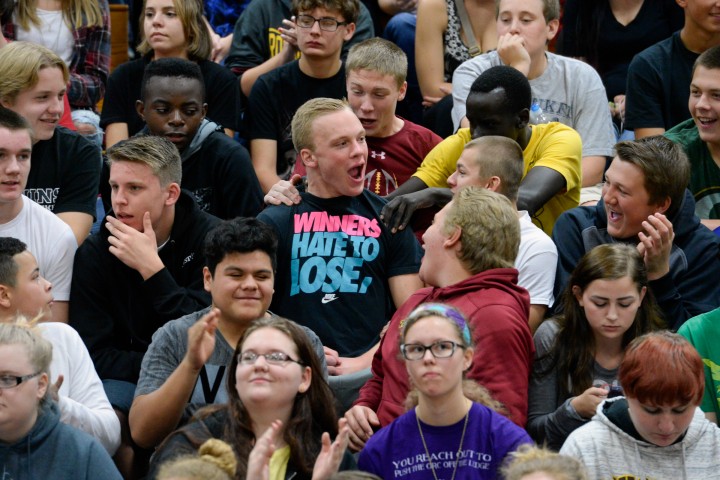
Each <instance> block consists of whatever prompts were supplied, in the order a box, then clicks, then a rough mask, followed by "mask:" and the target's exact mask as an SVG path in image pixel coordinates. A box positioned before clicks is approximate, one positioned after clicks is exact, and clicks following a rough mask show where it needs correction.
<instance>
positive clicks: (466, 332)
mask: <svg viewBox="0 0 720 480" xmlns="http://www.w3.org/2000/svg"><path fill="white" fill-rule="evenodd" d="M428 313H432V314H435V315H437V316H439V317H443V318H447V319H448V320H452V321H453V322H454V323H455V325H457V326H458V328H459V329H460V332H461V336H462V339H463V342H465V343H466V344H467V345H470V344H471V343H472V342H471V340H472V339H471V337H470V328H469V327H468V324H467V321H466V320H465V317H464V316H463V314H462V313H460V312H459V311H458V310H457V309H455V308H453V307H450V306H448V305H443V304H442V303H424V304H422V305H420V306H418V307H416V308H415V310H413V311H412V312H410V315H408V316H407V318H406V319H405V320H404V321H402V322H401V323H400V328H401V329H402V328H404V326H405V323H406V322H407V321H408V320H412V319H414V318H417V317H424V316H428V315H427V314H428Z"/></svg>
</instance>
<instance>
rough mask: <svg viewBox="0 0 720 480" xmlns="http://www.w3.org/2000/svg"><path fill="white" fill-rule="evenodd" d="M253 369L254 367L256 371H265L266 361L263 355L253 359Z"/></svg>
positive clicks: (266, 367)
mask: <svg viewBox="0 0 720 480" xmlns="http://www.w3.org/2000/svg"><path fill="white" fill-rule="evenodd" d="M253 367H255V369H256V370H267V369H268V363H267V359H266V358H265V357H264V356H263V355H258V357H257V358H256V359H255V364H254V365H253Z"/></svg>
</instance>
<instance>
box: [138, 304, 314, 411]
mask: <svg viewBox="0 0 720 480" xmlns="http://www.w3.org/2000/svg"><path fill="white" fill-rule="evenodd" d="M209 311H210V307H208V308H205V309H203V310H200V311H198V312H194V313H191V314H189V315H185V316H184V317H182V318H179V319H177V320H173V321H171V322H168V323H166V324H165V325H163V327H162V328H160V329H158V330H157V331H156V332H155V334H153V336H152V343H151V344H150V346H149V347H148V350H147V353H145V356H144V357H143V361H142V366H141V368H140V379H139V380H138V383H137V388H136V389H135V396H136V397H138V396H140V395H147V394H149V393H152V392H154V391H155V390H157V389H158V388H160V387H161V386H162V385H163V383H165V381H166V380H167V379H168V377H169V376H170V375H171V374H172V373H173V372H174V371H175V369H176V368H177V367H178V366H179V365H180V362H182V360H183V358H184V357H185V353H186V352H187V348H188V335H187V331H188V328H190V327H191V326H192V325H194V324H195V322H197V321H198V320H199V319H200V318H201V317H202V316H203V315H205V314H207V313H208V312H209ZM302 328H303V330H305V333H307V335H308V337H309V338H310V342H311V343H312V346H313V349H314V350H315V352H316V353H317V355H318V359H319V360H320V367H321V369H322V371H323V376H324V377H325V378H326V379H327V364H326V363H325V354H324V351H323V346H322V343H321V342H320V339H319V338H318V336H317V335H315V333H314V332H313V331H312V330H310V329H309V328H307V327H302ZM234 351H235V347H234V346H230V344H228V342H227V340H225V337H223V335H222V333H220V330H216V331H215V349H214V350H213V353H212V355H210V358H209V359H208V361H207V362H205V365H204V366H203V368H202V369H201V370H200V374H199V375H198V379H197V382H196V383H195V388H194V389H193V392H192V395H191V396H190V400H189V402H188V405H187V407H186V408H185V413H184V414H183V419H182V421H181V423H185V422H186V421H187V419H188V418H190V416H191V415H192V414H193V413H194V412H195V411H196V410H197V409H198V408H200V407H203V406H205V405H209V404H213V403H227V401H228V397H227V390H226V386H225V380H226V378H227V375H226V370H227V367H228V366H229V365H230V362H231V361H232V355H233V352H234Z"/></svg>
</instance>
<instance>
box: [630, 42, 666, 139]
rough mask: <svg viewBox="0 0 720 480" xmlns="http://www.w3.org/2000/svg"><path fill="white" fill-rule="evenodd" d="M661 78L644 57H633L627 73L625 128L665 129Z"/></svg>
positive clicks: (641, 55)
mask: <svg viewBox="0 0 720 480" xmlns="http://www.w3.org/2000/svg"><path fill="white" fill-rule="evenodd" d="M661 85H662V78H660V76H659V75H658V71H657V70H656V68H655V67H654V66H653V65H651V64H650V62H649V59H648V58H647V56H646V55H643V54H642V53H641V54H638V55H635V58H633V60H632V62H630V66H629V67H628V73H627V89H626V92H625V123H626V126H627V128H629V129H632V130H634V129H636V128H665V120H664V117H663V112H662V105H663V95H662V91H661V90H660V89H661Z"/></svg>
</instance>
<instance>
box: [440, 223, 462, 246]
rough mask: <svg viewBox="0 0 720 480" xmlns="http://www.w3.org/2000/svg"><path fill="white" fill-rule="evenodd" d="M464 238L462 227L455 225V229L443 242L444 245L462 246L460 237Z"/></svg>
mask: <svg viewBox="0 0 720 480" xmlns="http://www.w3.org/2000/svg"><path fill="white" fill-rule="evenodd" d="M461 238H462V228H460V227H458V226H455V230H453V232H452V233H451V234H450V236H449V237H448V238H446V239H445V241H444V242H443V247H445V248H454V247H456V246H457V247H459V246H460V239H461Z"/></svg>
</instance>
